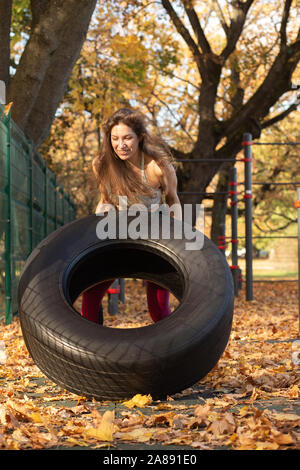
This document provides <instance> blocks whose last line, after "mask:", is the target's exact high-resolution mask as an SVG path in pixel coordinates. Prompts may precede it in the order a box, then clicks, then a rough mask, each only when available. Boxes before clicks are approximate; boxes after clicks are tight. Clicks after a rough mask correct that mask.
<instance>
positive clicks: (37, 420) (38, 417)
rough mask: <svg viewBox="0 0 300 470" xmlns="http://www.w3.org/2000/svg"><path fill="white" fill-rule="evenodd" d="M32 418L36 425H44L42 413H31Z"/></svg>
mask: <svg viewBox="0 0 300 470" xmlns="http://www.w3.org/2000/svg"><path fill="white" fill-rule="evenodd" d="M30 418H31V419H32V421H33V422H34V423H42V422H43V420H42V417H41V415H40V413H37V412H34V413H31V415H30Z"/></svg>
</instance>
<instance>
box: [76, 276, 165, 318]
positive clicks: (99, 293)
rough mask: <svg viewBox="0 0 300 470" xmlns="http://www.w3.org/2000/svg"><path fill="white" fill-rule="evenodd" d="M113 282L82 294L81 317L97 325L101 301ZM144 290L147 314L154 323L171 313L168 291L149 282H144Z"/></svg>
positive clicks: (99, 285) (103, 283) (97, 286)
mask: <svg viewBox="0 0 300 470" xmlns="http://www.w3.org/2000/svg"><path fill="white" fill-rule="evenodd" d="M113 282H114V281H113V280H110V281H105V282H102V283H101V284H97V285H96V286H94V287H91V288H90V289H88V290H86V291H85V292H83V294H82V306H81V316H82V317H84V318H86V319H87V320H90V321H93V322H95V323H99V309H100V305H101V302H102V299H103V297H104V295H105V293H106V291H107V289H108V288H109V286H110V285H111V284H112V283H113ZM146 290H147V302H148V308H149V313H150V316H151V318H152V320H153V321H154V322H155V323H156V322H158V321H159V320H162V319H163V318H165V317H167V316H168V315H169V314H170V313H171V310H170V307H169V291H168V290H167V289H164V288H163V287H159V286H158V285H157V284H154V283H153V282H150V281H146Z"/></svg>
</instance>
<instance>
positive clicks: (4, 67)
mask: <svg viewBox="0 0 300 470" xmlns="http://www.w3.org/2000/svg"><path fill="white" fill-rule="evenodd" d="M11 12H12V0H2V2H1V5H0V80H3V81H4V83H5V85H6V87H8V85H9V61H10V24H11Z"/></svg>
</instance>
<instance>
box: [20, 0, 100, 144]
mask: <svg viewBox="0 0 300 470" xmlns="http://www.w3.org/2000/svg"><path fill="white" fill-rule="evenodd" d="M94 8H95V1H94V0H93V1H90V2H89V8H87V7H86V8H85V10H84V15H83V14H80V15H73V16H72V17H71V18H70V19H69V21H68V24H67V25H66V28H65V29H64V31H63V33H62V35H61V39H60V42H59V47H58V48H57V49H56V51H55V52H54V53H53V55H52V57H51V62H50V64H49V66H48V69H47V71H46V73H45V75H44V79H43V83H42V85H41V87H40V90H39V93H38V95H37V97H36V99H35V103H34V106H33V108H32V110H31V112H30V115H29V116H28V118H27V123H26V126H25V129H24V130H25V133H26V134H27V135H28V136H29V138H30V139H31V140H33V142H34V143H35V145H36V146H37V147H38V146H40V145H41V144H42V142H43V141H44V140H45V139H46V138H47V136H48V134H49V131H50V128H51V124H52V121H53V118H54V116H55V112H56V109H57V107H58V105H59V103H60V101H61V100H62V98H63V95H64V92H65V90H66V88H67V86H68V82H69V78H70V75H71V73H72V70H73V68H74V65H75V63H76V60H77V59H78V57H79V55H80V51H81V48H82V45H83V42H84V40H85V37H86V34H87V30H88V26H89V23H90V19H91V15H92V13H93V10H94Z"/></svg>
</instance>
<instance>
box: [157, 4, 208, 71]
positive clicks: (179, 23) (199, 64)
mask: <svg viewBox="0 0 300 470" xmlns="http://www.w3.org/2000/svg"><path fill="white" fill-rule="evenodd" d="M162 5H163V7H164V8H165V10H166V11H167V13H168V14H169V16H170V18H171V20H172V22H173V24H174V26H175V28H176V29H177V31H178V33H179V34H180V36H181V37H182V38H183V39H184V41H185V42H186V44H187V46H188V47H189V49H190V51H191V53H192V54H193V56H194V58H195V61H196V64H197V67H198V70H199V73H200V75H202V74H204V73H205V68H204V64H203V58H202V55H201V53H200V51H199V48H198V46H197V44H196V43H195V41H194V39H193V38H192V36H191V35H190V33H189V31H188V29H187V28H186V27H185V25H184V24H183V23H182V21H181V19H180V18H179V16H178V15H177V13H176V11H175V10H174V8H173V7H172V5H171V3H170V2H169V0H162Z"/></svg>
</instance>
